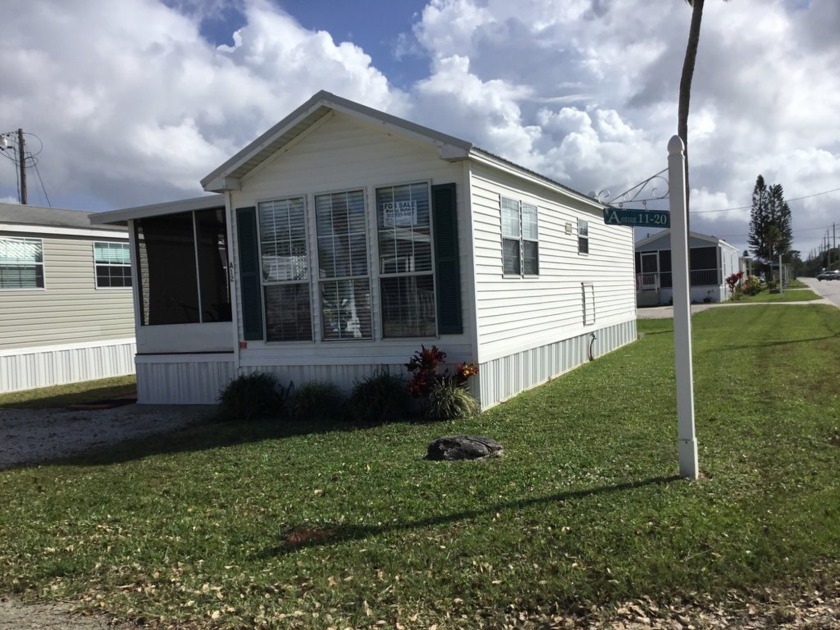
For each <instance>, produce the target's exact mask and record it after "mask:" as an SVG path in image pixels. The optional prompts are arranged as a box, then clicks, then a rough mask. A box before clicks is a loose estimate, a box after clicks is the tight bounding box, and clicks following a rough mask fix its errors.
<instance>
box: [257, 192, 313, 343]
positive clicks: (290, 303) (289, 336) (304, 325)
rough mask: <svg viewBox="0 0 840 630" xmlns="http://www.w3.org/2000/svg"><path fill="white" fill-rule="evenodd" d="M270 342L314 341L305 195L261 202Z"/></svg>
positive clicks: (262, 245) (260, 222) (260, 214)
mask: <svg viewBox="0 0 840 630" xmlns="http://www.w3.org/2000/svg"><path fill="white" fill-rule="evenodd" d="M259 224H260V258H261V263H260V264H261V267H262V280H263V286H264V291H265V320H266V322H265V323H266V340H267V341H311V340H312V308H311V304H310V298H309V280H310V275H309V257H308V252H307V244H306V243H307V242H306V205H305V203H304V200H303V197H294V198H291V199H280V200H276V201H267V202H263V203H260V204H259Z"/></svg>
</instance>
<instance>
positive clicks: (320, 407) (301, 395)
mask: <svg viewBox="0 0 840 630" xmlns="http://www.w3.org/2000/svg"><path fill="white" fill-rule="evenodd" d="M346 402H347V399H346V397H345V396H344V394H342V392H341V390H340V389H339V388H338V386H337V385H334V384H332V383H322V382H318V381H313V382H311V383H306V384H305V385H302V386H301V387H299V388H297V389H296V390H295V391H294V393H293V394H292V395H291V396H290V398H289V400H288V402H287V410H288V415H289V419H291V420H293V421H295V422H318V423H332V422H340V421H341V420H343V419H344V417H345V407H346V406H345V403H346Z"/></svg>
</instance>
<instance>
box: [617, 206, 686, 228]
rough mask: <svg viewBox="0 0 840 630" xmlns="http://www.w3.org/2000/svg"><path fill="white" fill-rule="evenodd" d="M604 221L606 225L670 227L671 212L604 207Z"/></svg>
mask: <svg viewBox="0 0 840 630" xmlns="http://www.w3.org/2000/svg"><path fill="white" fill-rule="evenodd" d="M604 223H606V224H607V225H630V226H634V227H655V228H668V227H671V213H670V212H669V211H668V210H641V209H632V210H626V209H624V208H612V207H610V208H605V209H604Z"/></svg>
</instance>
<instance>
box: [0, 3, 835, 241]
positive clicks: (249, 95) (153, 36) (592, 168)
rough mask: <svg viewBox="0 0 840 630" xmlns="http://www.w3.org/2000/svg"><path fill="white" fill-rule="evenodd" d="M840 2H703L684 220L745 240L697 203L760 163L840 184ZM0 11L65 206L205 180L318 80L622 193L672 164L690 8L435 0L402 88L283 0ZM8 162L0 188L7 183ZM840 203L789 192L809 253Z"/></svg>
mask: <svg viewBox="0 0 840 630" xmlns="http://www.w3.org/2000/svg"><path fill="white" fill-rule="evenodd" d="M382 1H383V2H386V1H387V2H390V1H391V0H382ZM289 6H290V7H293V6H294V5H293V4H290V5H289ZM839 7H840V3H837V2H836V1H835V0H811V1H810V2H808V3H792V2H789V1H788V0H738V1H737V2H726V3H725V2H721V1H718V0H710V1H709V2H707V3H706V9H705V15H704V23H703V31H702V36H701V44H700V53H699V58H698V64H697V69H696V75H695V81H694V88H693V94H692V108H691V118H690V125H689V134H690V135H689V154H690V161H691V164H690V165H691V186H692V197H691V199H692V204H693V208H694V209H695V210H696V211H697V215H696V216H695V217H694V218H693V219H692V229H695V230H699V231H704V230H705V231H709V232H713V233H717V234H719V235H725V237H727V238H729V240H730V241H731V242H733V243H736V244H739V243H742V244H745V243H746V233H747V230H748V223H747V220H748V219H747V217H748V214H749V213H748V211H746V212H735V211H730V212H724V213H713V212H711V213H710V212H706V211H708V210H716V209H721V208H728V207H733V206H743V205H749V202H750V194H751V191H752V186H753V184H754V182H755V178H756V176H757V175H758V174H759V173H763V174H764V175H765V177H766V178H767V179H768V181H772V182H774V183H781V184H783V185H784V187H785V190H786V193H787V195H788V196H789V197H796V196H806V195H809V194H812V193H815V192H820V191H825V190H830V189H833V188H837V187H838V183H837V182H838V181H840V126H838V125H837V124H835V120H836V116H837V112H838V111H840V73H837V72H836V70H835V68H836V67H838V66H839V65H840V41H838V39H837V37H836V33H837V32H838V29H840V8H839ZM4 8H5V9H6V11H5V23H4V38H3V39H2V40H0V72H2V76H3V77H4V85H3V90H2V92H0V120H2V121H6V122H5V123H4V124H5V125H6V126H7V127H9V128H10V129H11V128H17V127H23V128H24V129H25V130H27V131H29V132H33V133H37V134H38V136H39V137H40V138H42V139H43V141H44V147H45V148H44V151H43V152H42V154H41V155H40V156H39V158H40V160H41V162H40V164H39V168H40V170H41V174H42V175H43V177H44V180H45V182H47V183H48V185H49V192H50V195H51V197H53V198H54V203H55V202H56V199H55V198H59V199H61V198H65V199H80V198H84V199H85V200H86V202H87V200H90V201H91V202H92V203H93V204H94V205H97V204H98V206H99V207H114V206H125V205H131V204H134V203H150V202H154V201H159V200H163V199H167V198H174V197H178V196H183V195H187V194H193V193H197V192H199V189H198V180H199V179H200V178H201V177H202V176H204V175H205V174H206V173H208V172H209V171H210V170H212V169H213V168H215V167H216V166H217V165H218V164H220V163H221V162H223V161H224V160H225V159H226V158H227V157H229V156H230V155H231V154H232V153H233V152H234V151H235V150H237V149H238V148H240V147H241V146H243V145H244V144H245V143H247V142H249V141H250V140H252V139H253V138H254V137H255V136H256V135H257V134H259V133H260V132H262V131H264V130H265V129H266V128H268V127H269V126H271V125H273V124H274V123H276V122H277V121H278V120H280V119H281V118H282V117H283V116H285V115H286V114H288V113H289V112H290V111H291V110H292V109H294V108H295V107H297V106H298V105H300V104H301V103H302V102H303V101H304V100H306V99H307V98H308V97H309V96H311V95H312V94H313V93H314V92H316V91H317V90H319V89H328V90H331V91H334V92H336V93H338V94H340V95H342V96H345V97H347V98H350V99H353V100H359V101H361V102H364V103H365V104H367V105H370V106H372V107H375V108H379V109H384V110H387V111H389V112H391V113H394V114H396V115H402V116H407V117H410V118H411V119H413V120H415V121H417V122H420V123H422V124H427V125H429V126H432V127H434V128H437V129H440V130H441V131H445V132H447V133H451V134H453V135H455V136H458V137H462V138H464V139H466V140H470V141H473V142H475V143H476V144H477V145H478V146H481V147H482V148H485V149H487V150H490V151H493V152H495V153H498V154H500V155H502V156H503V157H505V158H507V159H510V160H513V161H515V162H518V163H520V164H522V165H523V166H526V167H528V168H532V169H534V170H537V171H539V172H542V173H544V174H546V175H548V176H550V177H554V178H556V179H559V180H560V181H562V182H563V183H565V184H567V185H570V186H572V187H574V188H577V189H579V190H581V191H584V192H585V191H588V190H593V189H594V190H601V189H604V188H609V189H610V190H611V191H612V192H613V193H618V192H621V191H623V190H626V189H627V188H629V187H631V186H633V185H634V184H636V183H638V182H640V181H642V180H644V179H645V178H647V177H649V176H651V175H653V174H654V173H656V172H658V171H660V170H662V169H664V168H665V166H666V158H667V151H666V146H667V143H668V140H669V138H670V137H671V135H672V134H673V133H674V132H675V130H676V110H677V105H676V103H677V87H678V83H679V73H680V68H681V64H682V58H683V54H684V50H685V40H686V36H687V32H688V25H689V20H690V8H689V7H688V6H687V5H686V4H685V3H683V2H677V1H675V2H667V3H655V6H654V4H652V3H650V2H645V1H643V0H622V1H619V0H567V1H564V2H557V1H556V0H520V1H519V2H516V3H512V2H510V1H509V0H430V1H429V2H428V4H427V5H426V7H425V9H424V10H423V11H421V12H419V13H418V14H417V15H416V17H415V19H416V22H415V26H414V29H413V38H410V37H403V38H401V39H399V42H400V43H399V45H398V50H399V52H400V54H402V55H412V56H415V57H416V55H419V54H422V55H425V56H426V57H427V58H428V60H429V62H430V65H429V72H428V75H427V76H424V77H421V78H420V79H419V80H418V81H417V82H416V83H415V84H414V85H413V86H411V87H410V88H409V90H408V92H403V91H400V90H398V89H395V88H394V86H393V85H392V84H390V83H389V81H388V76H387V74H386V70H384V69H383V68H377V67H374V66H373V63H372V61H371V57H370V56H369V55H368V54H367V52H366V51H365V49H364V46H363V45H362V43H360V42H358V41H357V42H355V43H352V42H342V43H336V41H335V40H334V39H333V37H332V36H331V35H330V34H329V33H326V32H313V31H310V30H307V29H304V28H303V27H301V26H300V24H299V23H298V22H297V21H296V20H295V19H294V18H293V17H292V16H290V15H289V14H288V13H286V12H284V11H283V10H282V9H281V8H279V5H278V1H277V0H271V1H270V0H162V1H161V0H120V2H112V1H110V0H40V1H39V2H31V1H29V0H8V1H7V2H6V3H5V5H4ZM231 10H236V11H239V12H241V14H242V15H243V16H244V19H243V20H242V22H241V23H243V24H244V25H243V26H242V27H241V28H240V29H239V30H238V31H237V32H236V33H235V35H234V37H233V42H234V43H233V45H229V46H219V47H215V46H213V45H212V44H211V43H209V42H208V41H206V40H205V39H203V38H202V36H201V24H202V21H203V20H210V19H219V16H224V15H225V12H226V11H227V12H230V11H231ZM376 17H377V16H376V15H375V14H372V15H371V20H376ZM140 26H142V27H140ZM379 26H380V29H379V30H381V31H382V37H386V36H389V33H388V32H387V28H388V26H389V25H387V24H382V25H379ZM393 40H394V41H397V37H396V34H394V36H393ZM5 130H7V129H0V131H5ZM6 169H8V170H4V169H0V187H2V188H3V190H2V192H3V193H4V194H11V193H12V192H13V188H14V179H13V172H12V170H11V168H10V167H6ZM57 205H60V203H58V204H57ZM838 205H840V195H838V194H837V193H834V194H829V195H824V196H817V197H814V198H811V199H806V200H802V201H798V202H795V203H792V204H791V206H792V210H793V217H794V229H795V230H797V229H800V228H801V229H802V230H803V232H802V241H801V242H800V241H799V235H798V234H795V237H796V239H797V242H796V245H797V246H798V247H799V248H800V249H803V250H806V251H807V250H808V248H809V246H810V244H811V243H814V242H816V240H817V239H818V237H819V231H818V230H819V229H820V227H822V228H824V227H825V226H827V225H829V224H830V223H832V222H833V221H834V220H835V218H836V217H837V208H838ZM806 229H807V230H810V232H806V231H804V230H806ZM739 246H741V247H742V245H739Z"/></svg>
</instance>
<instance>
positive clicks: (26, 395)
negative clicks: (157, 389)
mask: <svg viewBox="0 0 840 630" xmlns="http://www.w3.org/2000/svg"><path fill="white" fill-rule="evenodd" d="M136 389H137V379H136V378H135V377H134V375H133V374H132V375H131V376H118V377H115V378H103V379H100V380H97V381H85V382H82V383H71V384H69V385H56V386H54V387H41V388H38V389H28V390H24V391H20V392H11V393H7V394H0V409H45V408H50V407H68V406H70V405H79V404H82V403H91V402H94V401H98V400H107V399H111V398H121V397H124V396H131V395H133V394H134V393H135V391H136Z"/></svg>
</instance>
